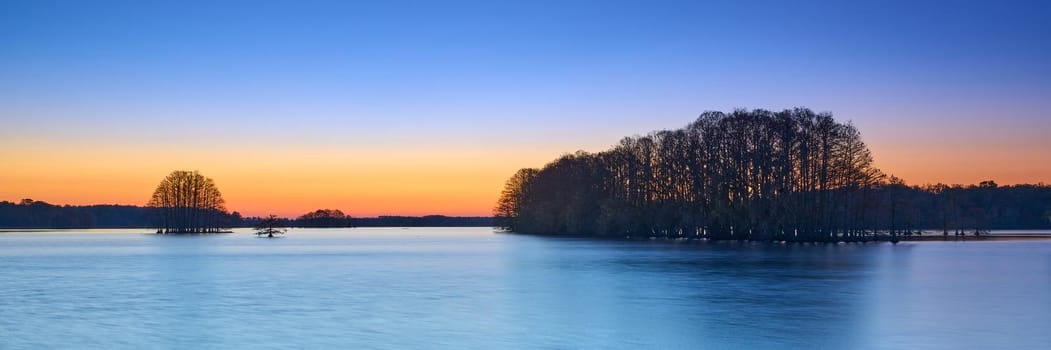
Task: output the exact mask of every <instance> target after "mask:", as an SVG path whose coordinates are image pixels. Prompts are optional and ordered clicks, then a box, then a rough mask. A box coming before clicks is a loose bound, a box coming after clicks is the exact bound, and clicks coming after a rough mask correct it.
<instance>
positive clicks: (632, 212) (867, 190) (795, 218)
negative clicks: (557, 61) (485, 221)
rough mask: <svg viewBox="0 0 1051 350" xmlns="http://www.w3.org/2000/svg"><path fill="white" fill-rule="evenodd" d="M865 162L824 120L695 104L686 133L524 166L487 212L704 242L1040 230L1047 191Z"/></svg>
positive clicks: (564, 230) (524, 222)
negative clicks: (951, 181) (899, 172)
mask: <svg viewBox="0 0 1051 350" xmlns="http://www.w3.org/2000/svg"><path fill="white" fill-rule="evenodd" d="M872 162H873V160H872V156H871V153H870V152H869V150H868V148H867V147H866V145H865V144H864V142H862V140H861V134H860V132H859V131H858V130H857V129H856V128H855V127H854V126H853V125H851V124H849V123H847V124H843V123H839V122H836V121H835V120H834V119H833V118H832V115H831V114H825V113H814V112H812V111H811V110H809V109H805V108H797V109H793V110H785V111H781V112H769V111H765V110H752V111H747V110H737V111H734V112H732V113H722V112H706V113H704V114H702V115H701V116H700V117H699V118H698V119H697V120H696V121H695V122H693V123H692V124H690V125H688V126H687V127H685V128H683V129H678V130H670V131H667V130H666V131H659V132H654V133H651V134H649V135H646V136H635V137H628V138H625V139H623V140H622V141H621V142H620V143H619V144H617V145H616V146H614V147H613V148H612V149H610V150H607V151H603V152H599V153H587V152H582V151H581V152H577V153H576V154H567V155H564V156H562V157H561V158H558V159H557V160H555V161H553V162H551V163H549V164H547V165H546V166H544V167H543V168H541V169H529V168H527V169H521V170H519V171H518V172H517V173H516V174H515V175H514V176H512V177H511V179H510V180H508V182H507V184H506V186H505V188H504V191H503V193H502V194H501V197H500V199H499V201H498V203H497V206H496V208H495V209H494V214H495V216H496V219H497V225H498V226H501V227H503V228H505V229H508V230H510V231H513V232H520V233H534V234H552V235H600V236H616V237H625V236H630V237H668V238H706V239H713V240H783V241H853V240H871V239H876V238H877V236H879V237H895V236H898V235H909V234H912V233H913V232H915V231H916V230H919V229H937V230H939V231H942V232H945V233H952V234H955V233H957V232H961V233H962V232H963V231H964V230H971V231H972V232H974V231H985V230H990V229H1039V228H1051V186H1047V185H1044V184H1038V185H1017V186H1005V187H1000V186H997V185H996V184H995V183H994V182H992V181H986V182H983V183H981V184H979V185H971V186H959V185H956V186H947V185H941V184H939V185H933V186H923V187H918V186H907V185H905V184H904V182H903V181H901V180H900V179H898V178H895V177H893V176H890V177H888V176H886V175H884V174H883V173H882V172H880V171H879V170H878V169H876V168H874V167H873V165H872Z"/></svg>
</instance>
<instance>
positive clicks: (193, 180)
mask: <svg viewBox="0 0 1051 350" xmlns="http://www.w3.org/2000/svg"><path fill="white" fill-rule="evenodd" d="M147 206H148V207H150V208H153V212H154V214H155V215H156V216H157V217H158V218H159V221H160V225H158V233H161V232H163V233H214V232H222V231H223V230H224V228H228V227H229V226H224V224H225V222H223V220H222V218H223V217H224V216H226V201H224V200H223V196H222V194H221V193H220V192H219V189H218V188H217V187H216V186H215V181H213V180H212V179H211V178H207V177H204V176H203V175H201V174H200V173H199V172H197V171H185V170H176V171H173V172H172V173H171V174H169V175H168V176H167V177H165V178H164V180H161V183H160V184H159V185H157V189H156V190H154V191H153V196H152V197H150V201H149V203H148V204H147Z"/></svg>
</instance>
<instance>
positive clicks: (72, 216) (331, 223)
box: [0, 199, 493, 229]
mask: <svg viewBox="0 0 1051 350" xmlns="http://www.w3.org/2000/svg"><path fill="white" fill-rule="evenodd" d="M161 215H163V212H158V211H157V210H156V208H150V207H139V206H133V205H85V206H72V205H53V204H49V203H46V202H43V201H34V200H32V199H23V200H21V201H20V202H18V203H12V202H8V201H0V228H25V229H73V228H81V229H82V228H156V227H158V223H159V221H162V219H163V218H162V216H161ZM219 215H220V216H219V217H217V218H216V220H217V222H218V223H219V226H220V227H225V228H231V227H252V226H254V225H256V224H258V222H259V221H260V220H261V218H258V217H247V218H245V217H242V216H241V214H240V213H238V212H236V211H235V212H232V213H222V214H219ZM281 224H282V226H287V227H420V226H436V227H454V226H476V227H486V226H493V218H491V217H457V216H442V215H429V216H420V217H416V216H380V217H373V218H352V217H350V216H347V215H343V213H342V212H340V211H339V210H332V209H321V210H318V211H314V212H311V213H307V214H304V215H302V216H300V217H298V218H295V219H281Z"/></svg>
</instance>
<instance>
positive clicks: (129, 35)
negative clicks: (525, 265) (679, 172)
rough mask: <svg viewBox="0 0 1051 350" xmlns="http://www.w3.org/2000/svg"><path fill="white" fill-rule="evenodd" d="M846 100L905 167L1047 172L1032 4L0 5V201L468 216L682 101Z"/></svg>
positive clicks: (678, 121)
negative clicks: (520, 176)
mask: <svg viewBox="0 0 1051 350" xmlns="http://www.w3.org/2000/svg"><path fill="white" fill-rule="evenodd" d="M795 106H806V107H809V108H812V109H814V110H817V111H830V112H832V113H833V114H834V115H835V116H836V117H837V119H840V120H844V121H845V120H852V121H853V122H854V123H855V125H857V126H858V127H859V129H860V130H861V131H862V134H863V136H864V139H865V141H866V142H867V143H868V144H869V147H870V148H871V149H872V151H873V153H874V156H875V157H876V161H877V165H878V166H879V167H880V168H881V169H883V170H884V171H885V172H887V173H890V174H894V175H897V176H899V177H901V178H903V179H905V180H906V181H907V182H908V183H911V184H923V183H936V182H943V183H976V182H978V181H981V180H987V179H992V180H995V181H997V182H998V183H1001V184H1013V183H1036V182H1051V114H1049V111H1051V2H1048V1H985V2H978V1H869V2H863V1H717V2H706V1H652V0H651V1H522V2H510V1H367V2H366V1H331V2H326V1H238V2H234V1H205V2H193V1H163V2H161V1H116V2H110V1H11V0H2V1H0V121H2V122H0V165H2V167H3V169H2V172H0V200H9V201H17V200H19V199H22V198H33V199H37V200H44V201H47V202H50V203H57V204H93V203H120V204H134V205H143V204H145V202H146V201H147V200H148V198H149V196H150V194H151V193H152V191H153V189H154V187H155V186H156V185H157V183H158V182H159V181H160V180H161V179H162V178H163V177H164V176H165V175H167V174H168V173H169V172H170V171H172V170H176V169H187V170H193V169H196V170H200V171H201V172H202V173H203V174H204V175H206V176H209V177H212V178H214V179H215V181H216V183H217V185H218V186H219V189H220V190H221V191H222V192H223V194H224V197H225V198H226V200H227V206H228V207H229V208H230V209H231V210H237V211H240V212H241V213H243V214H246V215H262V214H267V213H276V214H279V215H286V216H294V215H299V214H302V213H304V212H307V211H310V210H313V209H318V208H335V209H341V210H343V211H344V212H346V213H348V214H350V215H355V216H372V215H380V214H407V215H421V214H447V215H488V214H489V213H490V209H491V208H492V206H493V204H494V202H495V200H496V198H497V196H498V194H499V192H500V190H501V188H502V186H503V182H504V181H505V180H506V179H507V178H508V177H509V176H511V175H512V174H513V173H514V172H515V170H517V169H519V168H522V167H540V166H543V165H544V164H545V163H546V162H548V161H550V160H553V159H554V158H556V157H557V156H559V155H560V154H562V153H566V152H573V151H576V150H578V149H583V150H587V151H600V150H604V149H606V148H608V147H610V146H611V145H613V144H615V143H616V142H617V141H618V140H619V139H620V138H622V137H624V136H629V135H633V134H644V133H647V132H650V131H653V130H657V129H668V128H678V127H682V126H684V125H686V124H688V123H689V122H691V121H692V120H694V119H695V118H696V116H697V115H698V114H700V113H701V112H703V111H706V110H723V111H730V110H732V109H734V108H739V107H744V108H766V109H773V110H780V109H784V108H791V107H795Z"/></svg>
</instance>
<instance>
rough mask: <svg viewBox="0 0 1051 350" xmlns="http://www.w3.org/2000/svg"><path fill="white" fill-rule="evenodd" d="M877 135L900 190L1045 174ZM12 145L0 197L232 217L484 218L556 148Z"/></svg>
mask: <svg viewBox="0 0 1051 350" xmlns="http://www.w3.org/2000/svg"><path fill="white" fill-rule="evenodd" d="M875 131H876V132H875V134H876V135H875V136H876V137H872V138H871V139H874V140H875V141H870V142H869V146H870V148H871V149H872V151H873V154H874V157H875V159H876V166H877V167H879V168H881V169H882V170H883V171H884V172H885V173H887V174H893V175H896V176H898V177H900V178H902V179H904V180H905V181H906V182H907V183H909V184H914V185H922V184H928V183H938V182H941V183H948V184H965V185H966V184H974V183H977V182H979V181H983V180H994V181H996V182H997V183H999V184H1001V185H1008V184H1018V183H1039V182H1047V181H1048V180H1049V179H1048V174H1051V159H1049V157H1051V155H1049V153H1048V152H1046V150H1048V149H1051V145H1044V144H1038V145H1022V146H1024V147H1020V145H999V146H998V145H981V147H976V146H975V145H973V144H971V143H970V141H969V139H967V138H962V139H959V140H934V141H931V140H922V139H917V138H900V139H892V138H887V137H882V138H881V137H880V136H881V135H879V131H880V130H875ZM884 136H885V135H884ZM1030 139H1032V138H1030ZM11 141H12V140H10V139H8V140H5V141H4V143H6V144H7V145H9V146H10V145H15V146H17V147H4V148H3V149H0V161H2V163H3V164H15V165H16V166H14V167H9V168H8V169H5V171H4V172H0V200H8V201H18V200H20V199H22V198H32V199H34V200H42V201H46V202H48V203H52V204H71V205H87V204H128V205H144V204H145V203H146V201H147V200H148V199H149V196H150V194H151V193H152V192H153V189H154V187H155V186H156V185H157V183H158V182H159V181H160V180H161V179H162V178H163V177H164V176H166V175H167V174H168V173H169V172H171V171H173V170H181V169H187V170H199V171H200V172H201V173H202V174H204V175H205V176H208V177H211V178H213V179H215V181H216V184H217V185H218V187H219V189H220V191H222V193H223V197H224V198H225V199H226V201H227V208H228V209H229V210H231V211H238V212H240V213H242V214H243V215H245V216H260V215H267V214H276V215H280V216H284V217H295V216H299V215H301V214H303V213H306V212H309V211H313V210H315V209H322V208H324V209H339V210H342V211H343V212H345V213H347V214H348V215H351V216H358V217H362V216H377V215H414V216H415V215H430V214H441V215H450V216H487V215H490V213H491V208H492V207H493V205H494V204H495V202H496V199H497V197H498V196H499V194H500V191H501V190H502V188H503V184H504V181H506V179H507V178H508V177H510V176H511V175H512V174H514V172H515V171H516V170H518V169H519V168H522V167H539V166H542V165H543V164H545V163H547V162H549V161H551V160H554V159H555V158H556V157H558V155H559V154H561V153H563V152H565V150H562V149H558V148H556V147H554V146H552V147H546V148H545V147H533V149H532V150H531V151H529V152H522V151H521V149H522V148H524V147H523V146H522V145H521V144H518V145H499V146H494V147H489V148H479V147H469V146H443V147H425V146H419V145H404V146H400V147H386V148H383V149H379V148H378V146H377V147H371V148H368V147H366V148H361V147H358V148H359V149H357V150H354V149H351V150H349V151H326V152H320V151H316V149H318V148H316V147H311V146H304V145H291V146H288V145H284V146H283V147H279V146H271V147H267V146H259V145H243V144H241V145H238V144H209V145H199V146H193V147H191V146H180V145H160V146H158V145H150V146H149V147H146V146H142V147H128V146H122V145H121V144H119V143H114V144H104V143H103V144H100V143H92V144H76V143H73V142H70V143H69V144H62V143H51V144H44V143H32V142H24V141H23V142H11ZM1042 142H1045V143H1047V141H1042ZM605 148H606V147H588V150H589V151H600V150H603V149H605ZM323 149H337V148H323Z"/></svg>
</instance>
